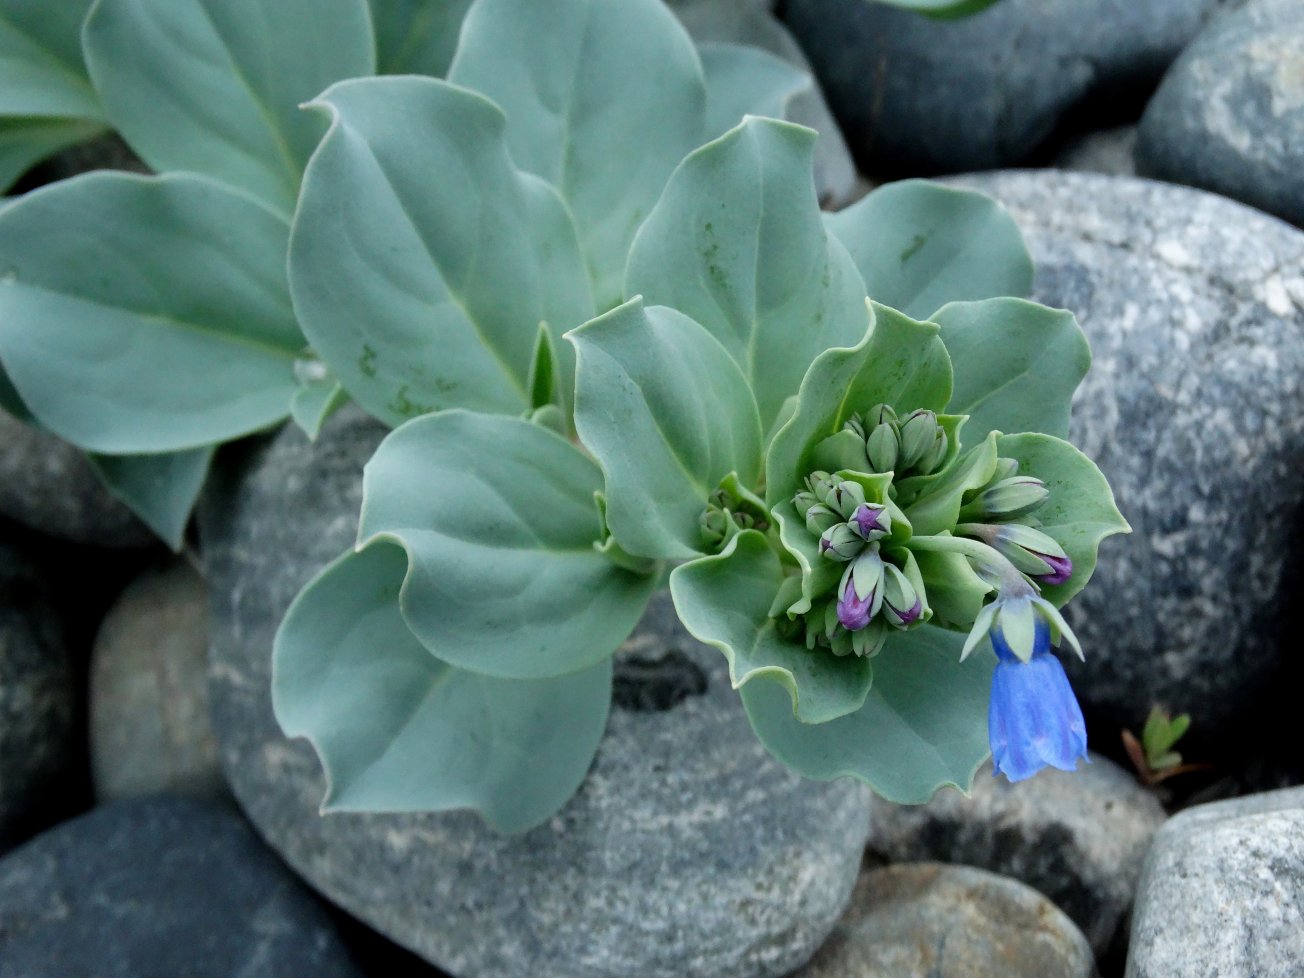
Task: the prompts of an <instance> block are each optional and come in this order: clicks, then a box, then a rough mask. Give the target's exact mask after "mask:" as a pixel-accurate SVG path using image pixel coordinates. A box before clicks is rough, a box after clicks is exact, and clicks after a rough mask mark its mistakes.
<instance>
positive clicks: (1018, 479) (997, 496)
mask: <svg viewBox="0 0 1304 978" xmlns="http://www.w3.org/2000/svg"><path fill="white" fill-rule="evenodd" d="M1048 498H1050V491H1049V490H1048V489H1047V488H1046V483H1044V482H1042V481H1041V480H1040V479H1034V478H1033V477H1032V476H1030V475H1017V476H1014V477H1013V478H1009V479H1003V480H1001V481H1000V482H998V483H996V484H995V485H993V486H991V487H990V488H987V489H984V490H983V491H982V492H980V493H979V494H978V496H977V498H975V499H973V500H972V501H971V502H969V503H966V504H965V507H964V508H965V513H964V514H963V516H964V518H966V519H995V520H1013V519H1017V518H1018V517H1020V516H1026V515H1027V514H1028V513H1031V512H1033V511H1034V510H1036V509H1039V508H1040V507H1041V505H1042V503H1044V502H1045V501H1046V500H1047V499H1048Z"/></svg>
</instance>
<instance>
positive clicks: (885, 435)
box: [865, 421, 901, 472]
mask: <svg viewBox="0 0 1304 978" xmlns="http://www.w3.org/2000/svg"><path fill="white" fill-rule="evenodd" d="M900 449H901V440H900V437H899V436H898V435H897V429H896V424H895V423H894V422H891V421H885V422H883V423H882V424H880V425H878V426H877V427H876V428H875V429H874V430H873V431H871V432H870V433H869V438H868V439H867V440H866V442H865V457H866V458H867V459H868V460H869V467H870V469H871V470H873V471H874V472H894V471H896V467H897V457H898V455H899V453H900Z"/></svg>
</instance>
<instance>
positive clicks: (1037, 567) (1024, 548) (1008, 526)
mask: <svg viewBox="0 0 1304 978" xmlns="http://www.w3.org/2000/svg"><path fill="white" fill-rule="evenodd" d="M991 545H992V546H993V547H995V548H996V549H997V550H998V551H999V552H1000V553H1001V554H1002V555H1003V556H1004V557H1005V558H1006V559H1007V560H1008V561H1009V562H1010V563H1012V564H1013V565H1014V566H1015V567H1017V568H1018V569H1019V570H1020V571H1022V572H1023V573H1024V574H1027V575H1028V576H1029V577H1032V578H1035V579H1036V580H1037V581H1038V582H1040V583H1043V584H1063V583H1064V582H1065V581H1067V580H1068V579H1069V578H1070V577H1071V576H1072V575H1073V561H1072V560H1070V559H1069V555H1068V554H1067V553H1065V551H1064V548H1063V547H1061V546H1060V545H1059V544H1058V543H1056V542H1055V540H1054V539H1052V538H1051V537H1049V536H1047V535H1046V534H1045V533H1043V532H1042V531H1041V530H1036V529H1033V528H1032V527H1030V526H1024V525H1023V524H1022V523H1003V524H1000V525H999V526H998V527H997V529H996V531H995V534H994V535H993V537H992V542H991Z"/></svg>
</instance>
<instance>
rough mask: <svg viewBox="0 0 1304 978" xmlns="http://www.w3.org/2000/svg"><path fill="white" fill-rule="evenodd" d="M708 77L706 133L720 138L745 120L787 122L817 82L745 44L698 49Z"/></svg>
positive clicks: (790, 65)
mask: <svg viewBox="0 0 1304 978" xmlns="http://www.w3.org/2000/svg"><path fill="white" fill-rule="evenodd" d="M698 53H699V54H700V55H701V58H702V71H703V72H704V73H705V75H706V132H707V133H709V134H710V135H711V136H719V135H721V134H723V133H725V132H728V131H729V130H730V129H732V128H733V127H734V126H736V125H738V123H739V122H741V121H742V119H743V116H748V115H755V116H768V117H769V118H771V119H786V118H787V117H788V107H789V105H790V104H791V103H792V100H793V99H794V98H796V97H797V96H798V95H801V94H802V93H804V92H807V91H809V90H810V87H811V85H812V84H813V80H812V79H811V76H810V75H809V74H807V73H806V72H804V71H802V70H801V69H800V68H797V67H796V66H794V65H792V64H789V63H788V62H787V61H784V60H783V59H782V58H779V57H776V56H775V55H773V54H770V53H769V52H767V51H762V50H761V49H760V48H754V47H748V46H747V45H743V44H722V43H712V44H702V45H699V46H698Z"/></svg>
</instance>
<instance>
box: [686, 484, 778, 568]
mask: <svg viewBox="0 0 1304 978" xmlns="http://www.w3.org/2000/svg"><path fill="white" fill-rule="evenodd" d="M697 525H698V527H699V528H700V530H701V533H702V544H703V546H704V547H705V548H706V549H707V550H710V551H714V552H717V553H718V552H719V551H720V550H722V549H724V546H725V544H727V543H728V542H729V541H730V540H731V539H733V537H734V536H735V535H737V534H738V533H740V532H741V531H743V530H766V529H768V528H769V521H768V520H767V519H766V518H765V513H764V510H763V509H758V508H757V507H756V506H755V505H754V504H752V503H751V502H750V501H748V500H744V499H742V498H741V497H740V496H738V495H737V494H736V493H732V492H729V491H728V490H727V489H724V488H719V489H716V490H715V491H714V492H712V493H711V495H710V496H709V497H708V499H707V503H706V508H705V509H704V510H702V515H701V516H699V517H698V520H697Z"/></svg>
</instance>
